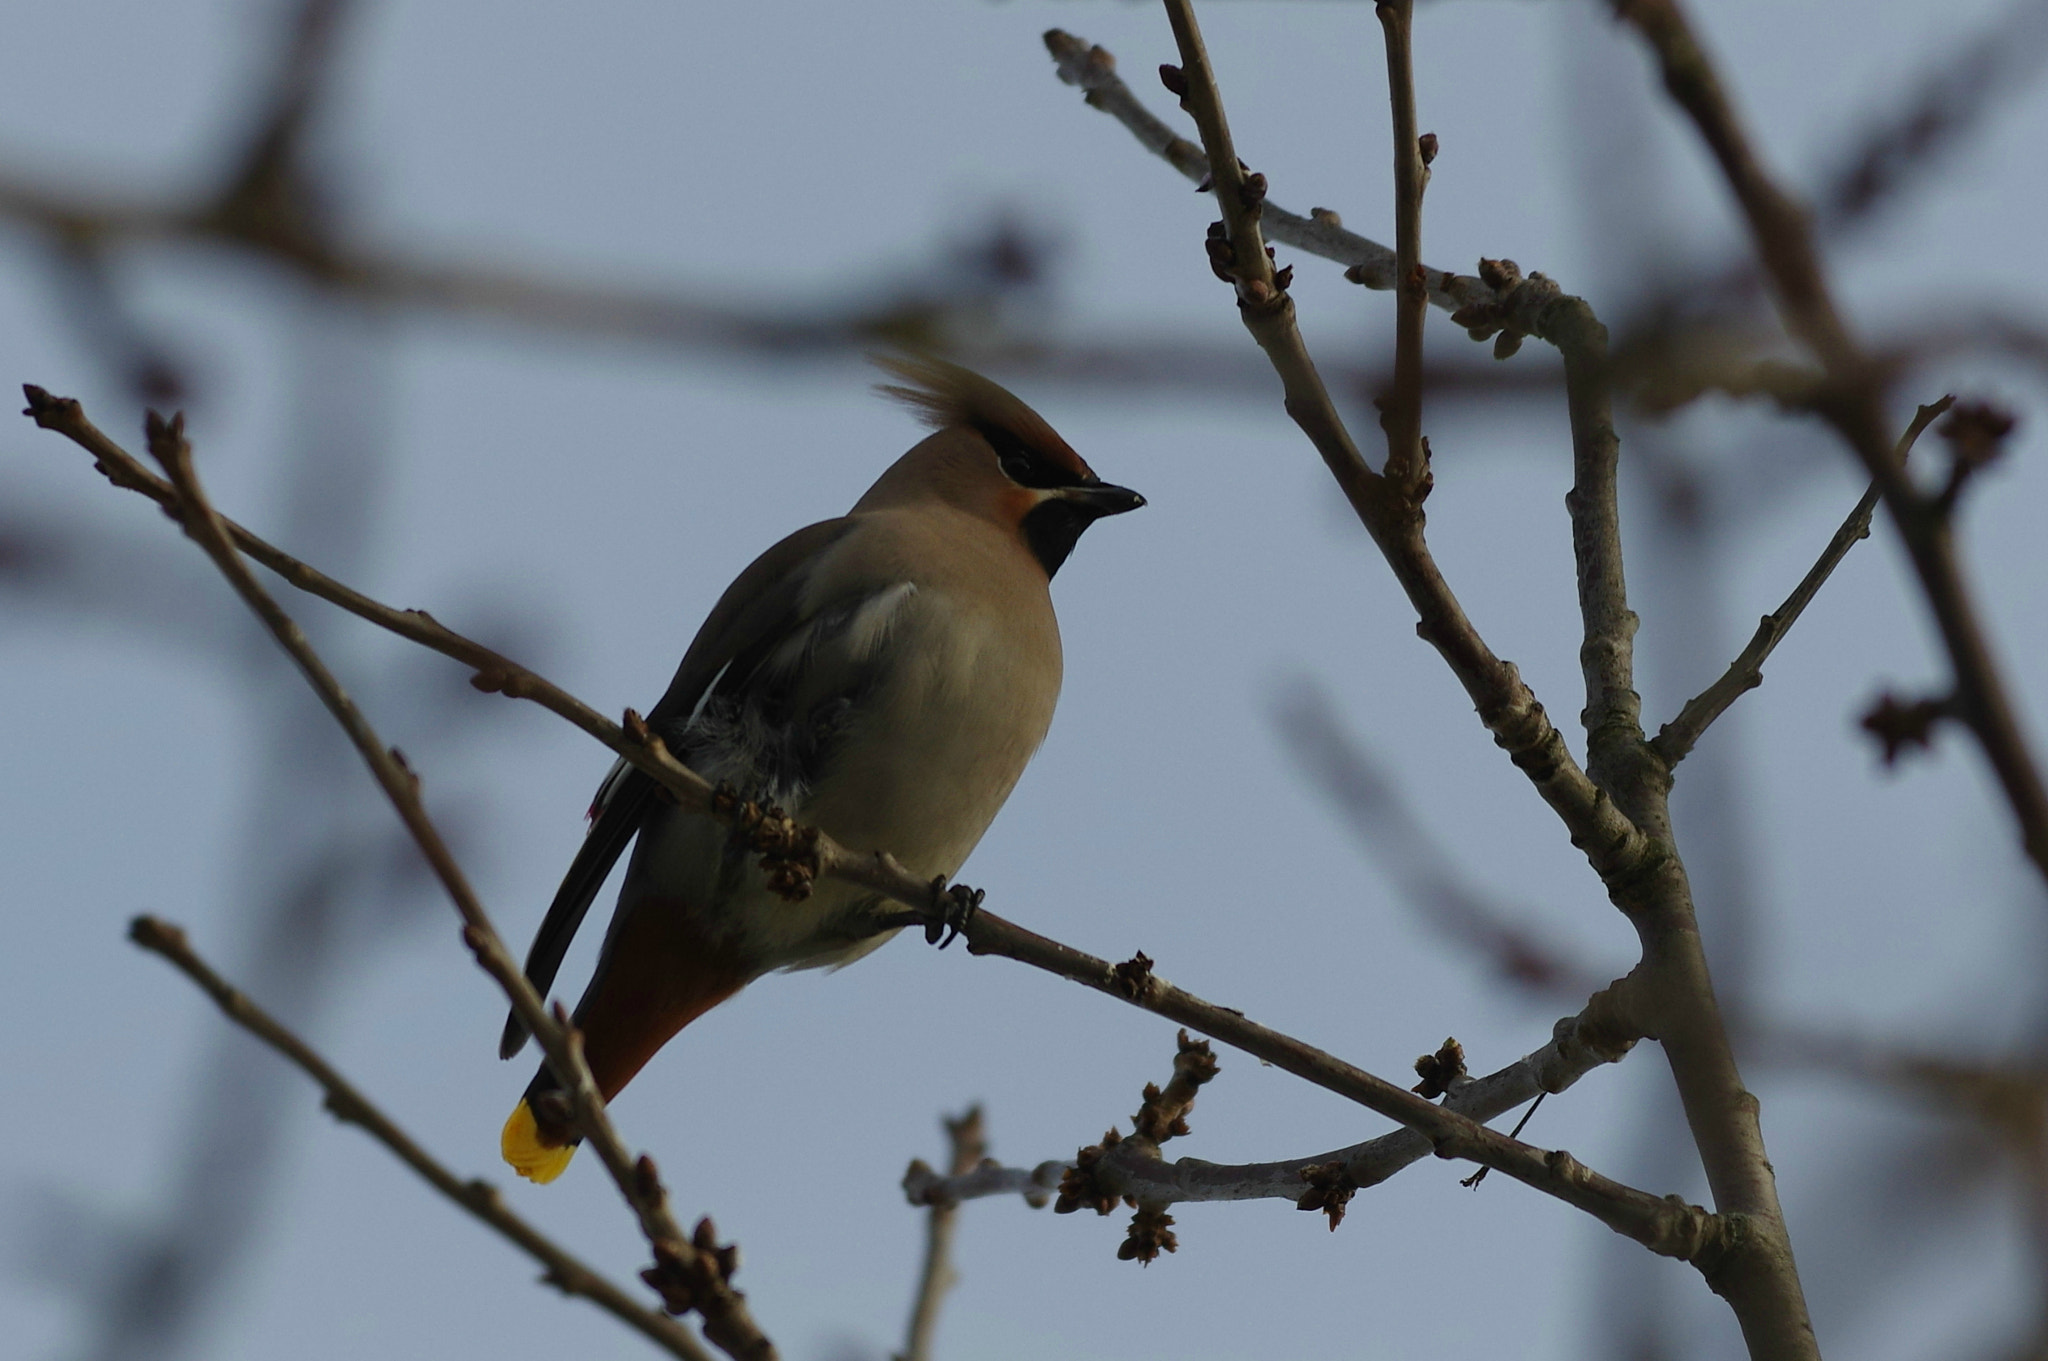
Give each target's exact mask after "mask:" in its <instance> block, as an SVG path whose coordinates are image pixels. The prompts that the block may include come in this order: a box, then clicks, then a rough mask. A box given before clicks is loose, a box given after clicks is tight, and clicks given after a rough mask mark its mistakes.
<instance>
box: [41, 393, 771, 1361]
mask: <svg viewBox="0 0 2048 1361" xmlns="http://www.w3.org/2000/svg"><path fill="white" fill-rule="evenodd" d="M44 397H45V399H47V394H44ZM30 401H31V404H32V408H33V407H34V406H36V405H41V404H40V403H37V400H36V397H35V395H34V393H33V392H32V393H31V395H30ZM74 405H75V404H74ZM148 436H149V449H150V453H151V455H152V456H154V457H155V458H156V459H157V461H158V463H159V464H160V465H161V466H162V467H163V469H164V471H165V473H166V474H167V475H168V477H169V482H170V491H171V493H172V495H173V497H174V501H173V505H172V507H170V508H171V509H172V510H173V512H174V514H175V515H176V516H177V518H178V520H179V523H180V524H181V525H182V526H183V527H184V529H185V532H186V533H187V534H188V535H190V536H191V537H192V539H193V540H194V541H195V542H196V543H198V544H199V546H200V547H201V548H202V549H204V550H205V551H206V554H207V556H209V557H210V558H212V559H213V561H214V564H215V565H216V566H217V567H219V568H220V570H221V573H222V574H223V575H224V576H226V577H227V579H228V581H229V583H230V584H231V585H232V586H233V587H234V588H235V592H236V594H238V595H240V596H241V597H242V599H243V601H244V602H245V603H246V604H247V605H248V606H249V608H250V609H251V610H252V611H253V612H254V613H255V614H256V616H257V617H258V618H259V619H260V620H261V621H262V622H263V624H264V626H265V627H266V628H267V629H269V631H270V633H271V636H272V637H274V638H275V639H276V640H277V642H278V644H279V646H281V647H282V648H283V649H284V650H285V652H286V653H287V654H289V655H290V657H291V658H292V660H293V662H294V663H295V664H296V665H297V666H298V668H299V671H300V673H301V674H302V675H303V676H304V677H305V678H306V681H307V683H308V684H309V685H311V686H312V687H313V689H314V691H315V692H316V693H317V694H318V695H319V696H320V700H321V702H322V703H323V704H324V705H325V706H326V707H327V710H328V712H329V713H331V714H332V715H333V716H334V718H335V721H336V722H337V723H339V724H340V725H341V727H342V730H343V731H344V732H345V733H347V734H348V737H349V740H350V742H351V743H352V744H353V745H354V746H355V748H356V750H357V752H358V753H359V754H360V755H361V756H362V758H363V760H364V762H365V764H367V765H368V766H369V767H370V772H371V774H372V775H373V776H374V777H375V779H376V781H377V783H378V785H379V787H381V788H382V789H383V790H384V793H385V795H386V797H387V798H389V799H390V801H391V804H392V806H393V808H394V809H395V810H396V811H397V813H398V816H399V820H400V821H401V822H403V823H404V824H405V827H406V830H407V831H408V832H410V833H411V834H412V837H413V840H414V841H416V842H417V843H418V844H419V847H420V850H421V852H422V854H424V855H425V857H426V859H427V863H428V865H429V866H430V867H431V868H432V869H433V871H434V875H435V878H437V879H438V880H439V881H440V882H441V885H442V887H443V888H444V889H445V890H446V891H447V893H448V896H449V898H450V899H451V900H452V901H453V902H454V904H455V907H456V911H457V912H458V913H459V914H460V915H461V917H462V919H463V933H462V934H463V940H464V942H465V943H466V944H467V945H468V946H469V947H470V950H471V952H472V953H473V954H474V955H475V956H476V959H477V962H478V963H479V964H480V965H482V967H483V968H484V970H485V972H487V973H489V974H490V975H491V976H492V977H493V978H494V979H496V980H497V982H498V984H499V986H500V987H501V988H503V989H504V991H505V994H506V996H507V997H508V998H510V999H511V1002H512V1005H513V1007H514V1009H515V1010H517V1011H518V1012H519V1013H520V1015H521V1017H522V1018H523V1019H524V1020H525V1021H526V1023H527V1026H528V1027H529V1029H531V1030H532V1031H533V1033H534V1035H535V1036H536V1038H537V1039H538V1040H539V1041H540V1044H541V1047H542V1050H543V1052H544V1053H545V1055H546V1058H547V1062H548V1066H549V1068H550V1069H551V1070H552V1071H553V1072H554V1073H555V1075H556V1076H557V1077H558V1078H560V1079H561V1081H562V1082H563V1084H564V1086H565V1087H566V1088H567V1089H568V1091H569V1092H570V1094H571V1098H572V1104H573V1108H574V1113H575V1117H576V1128H577V1130H578V1132H579V1133H581V1134H582V1135H583V1136H584V1137H585V1138H587V1139H588V1140H589V1141H590V1143H591V1145H592V1147H593V1148H595V1149H596V1150H597V1153H598V1156H599V1158H600V1159H601V1160H602V1161H603V1163H604V1165H605V1167H606V1169H607V1170H608V1171H609V1172H611V1174H612V1180H613V1181H614V1182H615V1183H616V1184H617V1185H618V1188H619V1193H620V1194H621V1195H622V1196H623V1197H624V1198H625V1200H626V1203H627V1205H628V1206H629V1207H630V1208H631V1209H632V1210H633V1212H634V1215H635V1217H636V1218H637V1219H638V1220H639V1222H640V1227H641V1231H642V1233H644V1234H645V1235H646V1237H647V1240H648V1243H649V1245H650V1246H651V1247H652V1248H653V1250H654V1255H655V1262H656V1271H657V1272H659V1271H661V1270H663V1269H664V1268H666V1267H669V1266H671V1265H672V1264H674V1263H697V1262H699V1260H700V1259H701V1258H702V1256H703V1255H704V1254H703V1249H702V1246H701V1245H700V1244H697V1243H694V1242H693V1240H691V1239H689V1238H685V1237H684V1235H683V1232H682V1228H681V1226H680V1225H678V1224H677V1223H676V1221H675V1219H674V1217H673V1216H672V1215H671V1214H670V1212H669V1209H668V1205H667V1193H666V1192H665V1191H664V1190H663V1188H662V1186H661V1182H660V1179H659V1177H658V1176H657V1175H656V1173H655V1169H654V1164H653V1162H652V1160H651V1159H648V1158H645V1157H642V1158H639V1159H637V1160H636V1159H634V1157H633V1156H632V1154H631V1153H630V1152H629V1151H628V1150H627V1148H626V1145H625V1143H624V1141H623V1140H622V1139H620V1137H619V1135H618V1132H617V1131H616V1130H615V1129H614V1128H613V1127H612V1124H611V1120H610V1117H609V1116H608V1115H607V1114H606V1112H605V1108H604V1101H603V1098H602V1097H601V1096H600V1095H599V1094H598V1090H597V1083H596V1081H595V1080H594V1079H593V1078H592V1077H591V1074H590V1069H589V1067H588V1066H587V1065H586V1064H585V1063H584V1062H583V1056H582V1050H581V1039H580V1037H579V1036H578V1035H577V1034H576V1033H575V1032H574V1031H573V1030H572V1029H570V1028H569V1027H568V1025H567V1024H566V1022H565V1021H561V1022H558V1021H557V1020H556V1019H555V1018H554V1017H553V1016H551V1015H550V1014H549V1013H548V1011H547V1009H546V1007H545V1006H544V1004H543V1003H542V1001H541V998H540V996H539V994H538V993H536V992H535V991H534V990H533V985H532V984H531V983H529V982H528V981H527V980H526V975H525V973H524V972H523V971H522V970H521V969H520V967H519V965H518V964H517V962H516V961H515V960H514V959H513V958H512V955H511V953H510V952H509V951H507V950H506V949H505V945H504V942H503V941H502V940H500V939H499V937H498V934H497V931H496V929H495V928H494V927H493V926H492V925H491V922H490V918H489V916H488V915H487V914H486V913H485V911H484V907H483V904H482V902H481V901H480V900H479V899H478V898H477V896H476V894H475V892H474V891H473V890H472V889H471V888H470V885H469V881H468V878H467V876H466V875H465V874H464V873H463V871H462V867H461V866H460V865H459V864H457V863H456V860H455V857H454V854H453V853H452V852H451V851H450V850H449V849H448V846H447V843H446V842H445V841H444V840H443V839H442V837H441V834H440V832H439V830H438V829H437V828H436V827H435V826H434V823H433V820H432V819H431V818H430V817H429V816H428V815H427V811H426V806H425V804H424V803H422V802H421V800H420V796H419V778H418V776H417V775H415V774H414V773H413V772H412V771H411V770H410V769H409V768H408V767H407V766H406V765H405V764H404V759H403V757H401V756H400V755H399V754H398V752H397V751H396V750H395V749H393V748H389V747H386V746H385V745H384V743H383V741H382V740H381V739H380V738H379V737H378V736H377V734H376V731H375V730H374V729H373V728H372V727H371V726H370V723H369V720H368V719H366V718H365V717H364V716H363V714H362V712H361V710H359V709H358V708H357V707H356V705H355V702H354V701H353V700H352V699H350V698H349V696H348V693H347V692H346V691H345V690H344V689H343V688H342V686H341V683H340V682H339V681H338V680H337V679H336V678H335V677H334V675H333V673H332V672H331V671H329V670H328V668H327V665H326V663H325V662H324V661H322V660H321V658H320V656H319V654H318V653H317V652H315V651H314V649H313V646H312V644H311V643H310V642H308V641H307V639H306V636H305V634H304V633H303V632H302V631H301V630H300V629H299V626H298V625H297V624H296V623H295V622H293V620H292V619H291V617H290V616H289V615H288V614H286V613H285V611H284V610H283V609H282V608H281V607H280V606H279V605H278V604H277V602H276V601H275V600H273V599H272V598H271V597H270V595H269V593H268V592H266V591H265V590H264V589H263V587H262V586H261V585H260V584H259V583H258V582H257V581H256V578H255V577H254V576H253V575H251V574H250V572H249V569H248V567H247V566H246V565H245V564H244V563H243V561H242V559H241V555H240V554H239V553H237V552H236V550H235V546H234V543H233V540H232V538H231V537H230V533H229V530H228V528H227V525H226V523H225V522H224V521H223V520H222V519H221V517H220V514H219V512H217V511H216V510H215V509H214V508H213V505H212V503H211V502H210V501H209V500H208V499H207V498H206V494H205V492H204V490H203V489H202V488H201V486H200V484H199V481H198V477H197V474H196V473H195V471H194V469H193V466H192V449H191V445H190V444H188V443H187V442H186V440H185V433H184V418H183V417H182V416H177V417H174V418H172V419H171V420H169V421H165V420H163V419H162V418H161V417H159V416H157V415H156V413H155V412H151V413H150V415H149V421H148ZM700 1228H701V1226H700ZM700 1237H701V1235H700ZM711 1274H714V1275H720V1276H721V1282H720V1283H721V1284H722V1273H715V1272H714V1273H711ZM697 1293H698V1294H699V1295H700V1296H702V1300H701V1302H700V1303H701V1308H702V1312H703V1314H704V1320H705V1328H706V1335H707V1336H709V1337H710V1338H711V1339H712V1341H713V1342H715V1343H717V1344H718V1345H719V1346H720V1347H722V1348H724V1349H725V1350H727V1351H729V1352H732V1353H733V1354H734V1355H735V1356H740V1357H745V1358H747V1361H771V1358H772V1357H773V1356H774V1348H773V1346H772V1344H770V1343H769V1342H768V1340H767V1338H766V1337H765V1336H764V1335H762V1334H761V1333H760V1330H759V1329H758V1327H756V1326H755V1325H754V1324H753V1322H752V1319H751V1317H749V1316H748V1315H747V1313H746V1310H745V1306H744V1303H743V1302H742V1301H741V1299H740V1298H739V1296H738V1293H737V1292H736V1291H733V1290H732V1289H731V1287H730V1286H729V1285H727V1286H724V1287H723V1292H722V1293H720V1292H718V1291H706V1290H703V1289H700V1290H699V1291H698V1292H697Z"/></svg>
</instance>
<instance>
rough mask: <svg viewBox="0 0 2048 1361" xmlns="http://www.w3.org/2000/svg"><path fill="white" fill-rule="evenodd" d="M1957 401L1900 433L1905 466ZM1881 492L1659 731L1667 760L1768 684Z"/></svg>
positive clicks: (1873, 493) (1865, 534) (1921, 413)
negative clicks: (1769, 664) (1777, 655)
mask: <svg viewBox="0 0 2048 1361" xmlns="http://www.w3.org/2000/svg"><path fill="white" fill-rule="evenodd" d="M1954 403H1955V398H1954V397H1953V396H1949V397H1943V398H1941V399H1940V400H1939V401H1936V402H1933V403H1931V404H1929V405H1927V406H1923V407H1921V408H1920V409H1919V410H1918V411H1916V412H1915V413H1914V414H1913V421H1912V424H1910V425H1908V426H1907V427H1906V433H1905V434H1903V435H1901V436H1900V437H1899V445H1898V450H1897V453H1896V457H1897V458H1898V460H1899V463H1900V464H1901V465H1904V463H1905V461H1906V456H1907V454H1909V453H1910V452H1912V449H1913V445H1914V443H1915V442H1916V441H1917V440H1918V439H1919V438H1920V436H1921V434H1922V433H1923V432H1924V431H1925V430H1926V429H1927V427H1928V426H1929V425H1931V424H1933V423H1934V419H1935V418H1936V417H1937V416H1939V415H1941V413H1942V412H1944V411H1946V410H1948V409H1949V407H1950V406H1952V405H1953V404H1954ZM1878 496H1879V492H1878V488H1877V485H1876V484H1875V483H1873V484H1871V487H1870V490H1868V491H1866V492H1864V493H1863V498H1862V499H1861V500H1859V501H1858V502H1857V503H1856V508H1855V509H1854V510H1852V511H1850V512H1849V518H1848V519H1846V520H1844V521H1842V527H1841V528H1840V529H1837V530H1836V531H1835V536H1834V538H1832V539H1830V540H1828V546H1827V547H1826V548H1824V549H1822V550H1821V555H1820V558H1819V560H1818V561H1816V562H1815V563H1814V564H1813V566H1812V567H1811V568H1810V569H1808V571H1807V573H1806V575H1805V576H1804V577H1802V578H1801V579H1800V582H1799V584H1798V585H1797V586H1795V587H1793V588H1792V594H1790V595H1788V596H1786V597H1785V603H1784V604H1782V605H1780V606H1778V608H1777V609H1776V610H1775V611H1773V612H1772V613H1770V614H1767V615H1765V616H1764V617H1763V618H1762V619H1761V620H1760V621H1758V623H1757V626H1756V632H1755V633H1754V634H1752V635H1751V636H1750V639H1749V644H1748V646H1746V647H1744V648H1743V649H1742V651H1741V652H1740V653H1739V654H1738V655H1737V656H1736V658H1735V660H1734V661H1732V662H1730V663H1729V664H1728V669H1727V670H1726V671H1724V672H1722V673H1721V677H1720V679H1719V680H1716V681H1715V682H1714V683H1713V684H1712V685H1710V686H1708V687H1707V688H1706V689H1704V690H1702V691H1700V693H1699V694H1697V695H1694V696H1693V697H1692V698H1691V699H1689V700H1687V701H1686V702H1685V707H1684V708H1682V709H1680V710H1679V711H1678V716H1677V717H1676V718H1674V719H1672V720H1671V721H1670V722H1669V723H1666V724H1665V725H1664V726H1663V728H1662V729H1660V730H1659V731H1658V733H1657V736H1656V738H1655V739H1654V740H1653V741H1652V743H1651V745H1652V746H1654V747H1655V748H1656V750H1657V754H1658V755H1659V756H1661V757H1663V758H1664V762H1665V764H1667V765H1672V766H1675V765H1677V764H1678V763H1679V762H1680V761H1682V760H1684V759H1685V756H1686V753H1687V752H1690V751H1691V750H1692V749H1693V746H1694V744H1696V743H1697V742H1698V741H1699V740H1700V737H1701V735H1702V734H1703V733H1705V732H1706V730H1707V729H1708V727H1709V726H1711V725H1712V724H1713V722H1714V720H1715V719H1717V718H1719V717H1720V716H1721V715H1722V714H1724V713H1726V712H1727V711H1728V707H1729V706H1730V705H1732V704H1734V703H1735V701H1736V700H1738V699H1740V698H1741V697H1742V696H1743V695H1745V694H1747V693H1748V692H1749V691H1751V690H1754V689H1756V687H1758V686H1759V685H1762V684H1763V683H1764V662H1765V661H1766V660H1767V659H1769V657H1770V655H1771V653H1772V652H1773V651H1775V650H1776V648H1777V646H1778V644H1779V643H1781V642H1783V641H1784V639H1785V635H1786V634H1787V633H1790V632H1791V631H1792V625H1793V624H1795V623H1796V622H1798V619H1799V616H1800V615H1801V614H1802V613H1804V612H1805V610H1806V607H1807V606H1808V605H1809V604H1811V603H1812V602H1813V598H1814V596H1815V595H1817V594H1818V593H1819V592H1820V588H1821V587H1822V585H1824V584H1825V583H1826V582H1827V579H1828V578H1829V577H1830V576H1832V575H1834V571H1835V568H1837V567H1839V566H1840V565H1841V563H1842V559H1843V558H1846V557H1847V556H1849V550H1850V549H1851V548H1854V547H1855V546H1856V545H1857V544H1858V543H1859V542H1861V541H1862V540H1864V539H1867V538H1869V537H1870V517H1871V515H1872V514H1873V513H1874V512H1875V511H1876V510H1877V502H1878Z"/></svg>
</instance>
